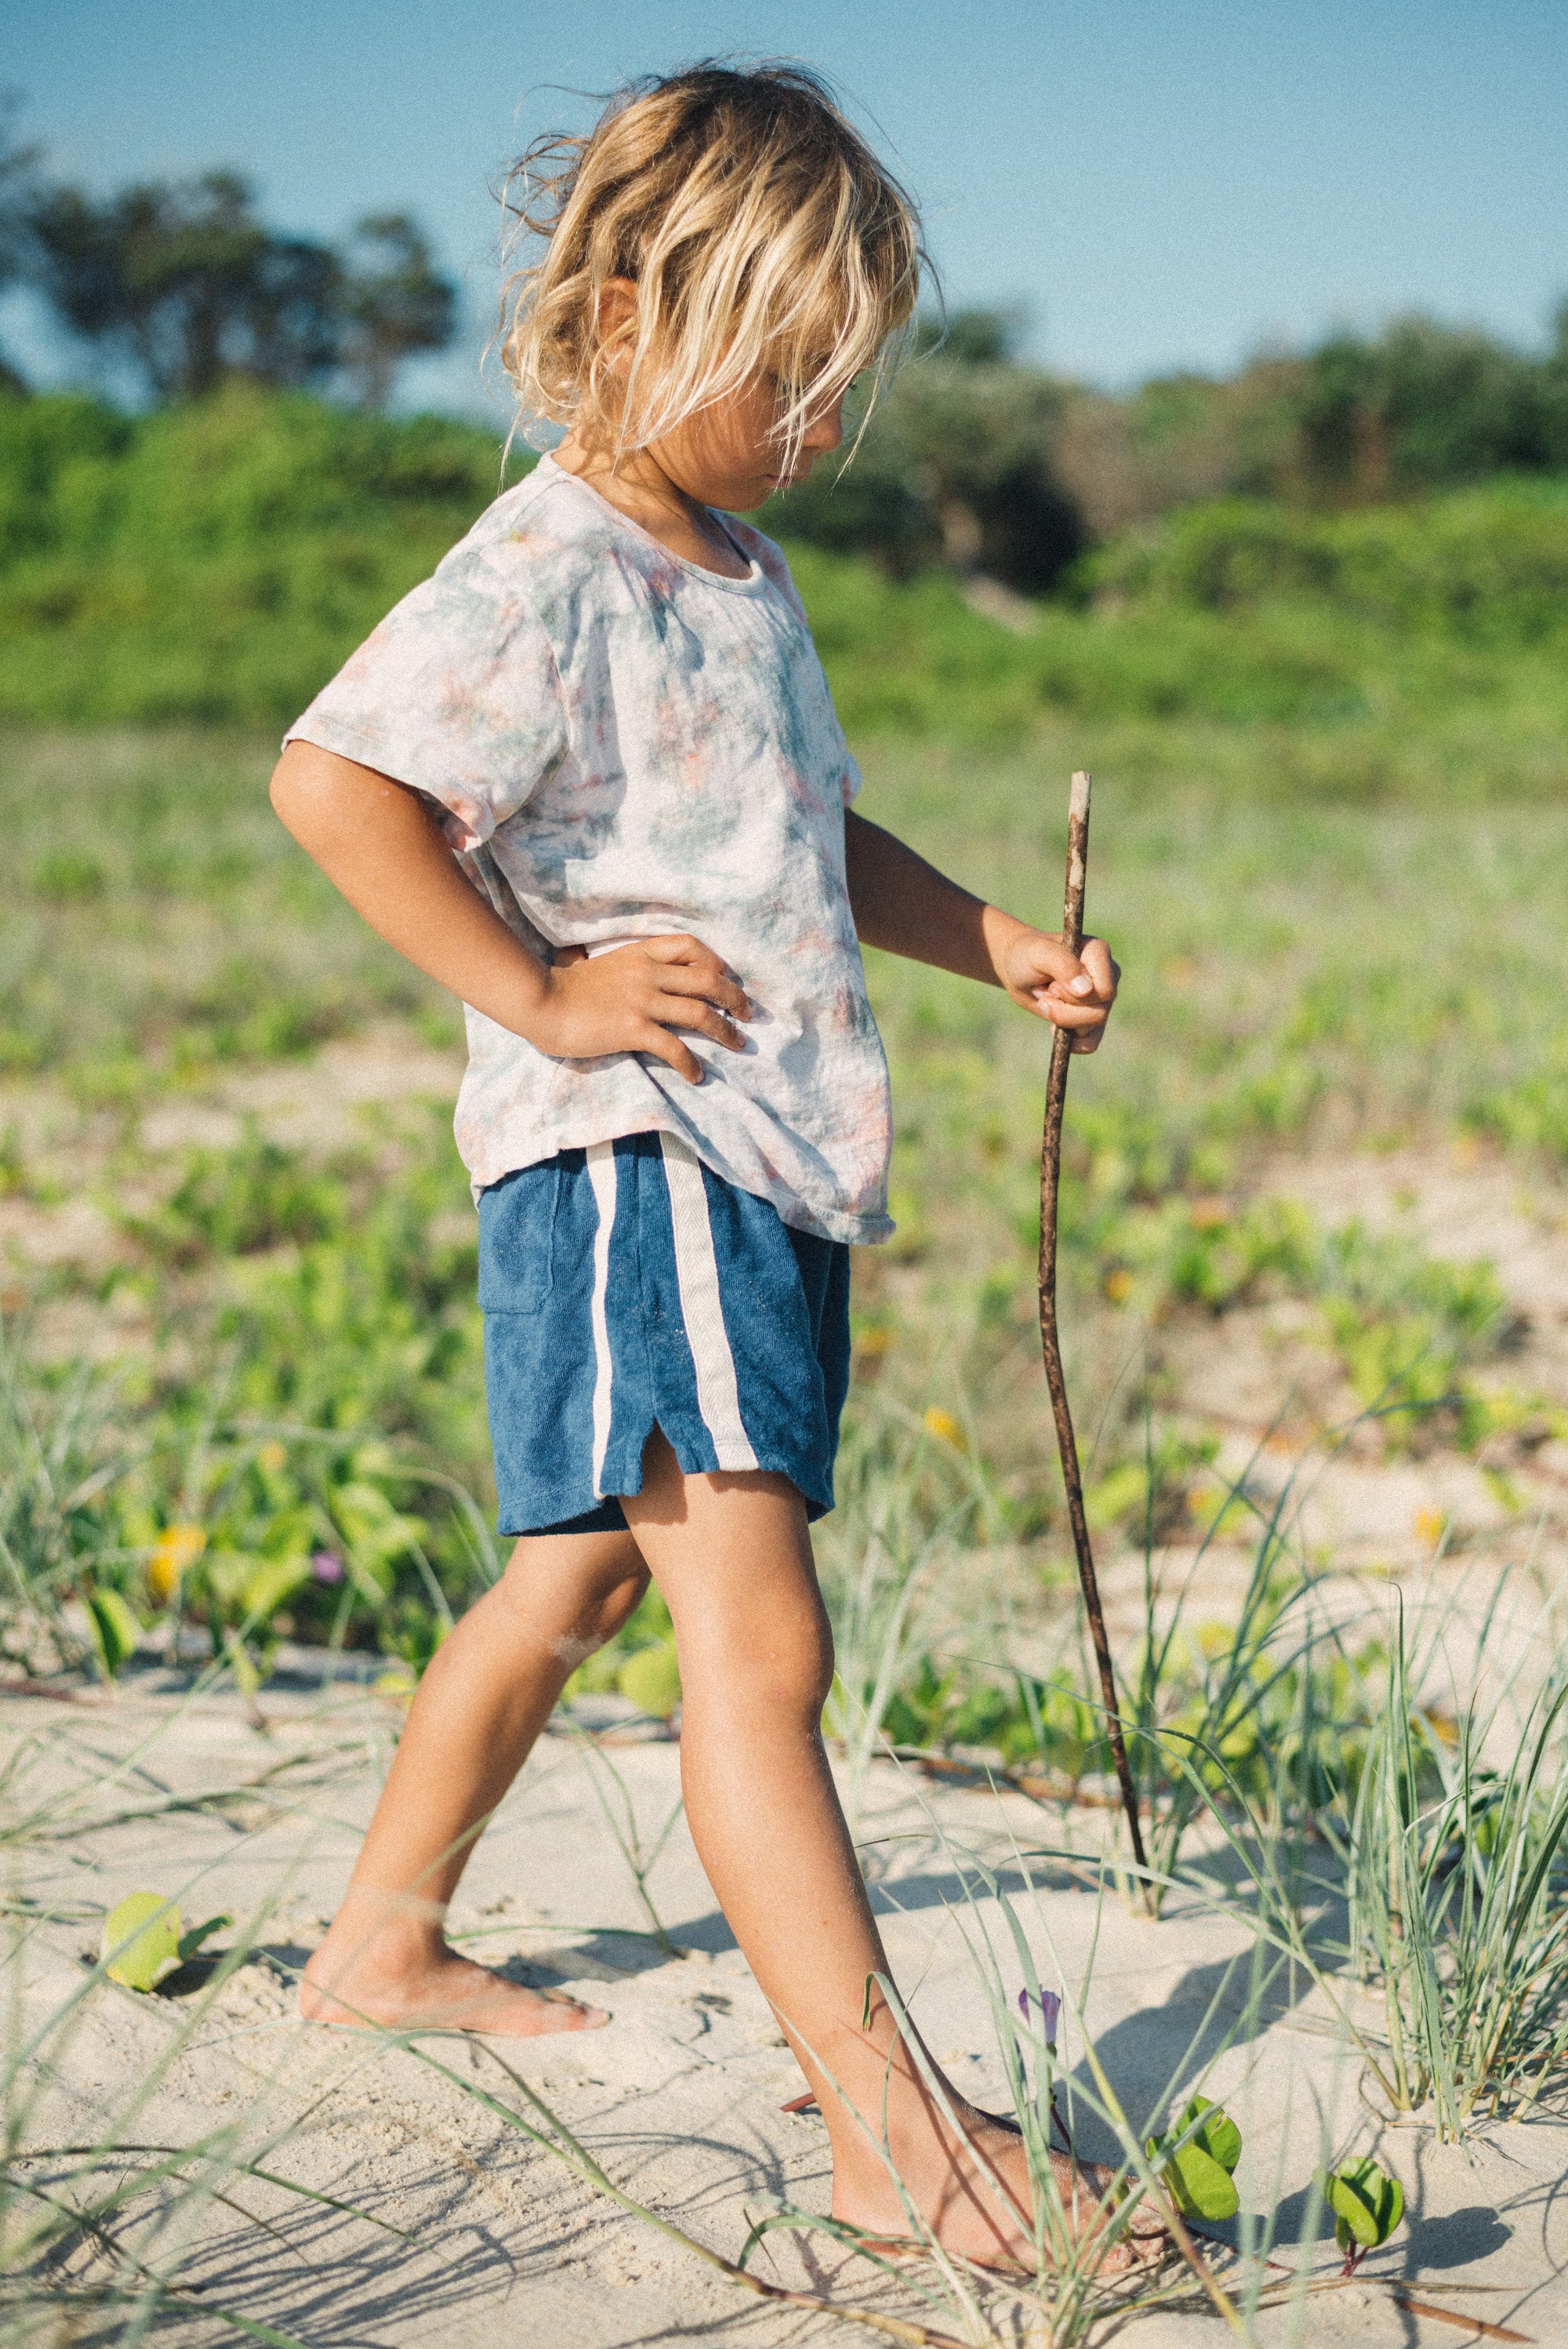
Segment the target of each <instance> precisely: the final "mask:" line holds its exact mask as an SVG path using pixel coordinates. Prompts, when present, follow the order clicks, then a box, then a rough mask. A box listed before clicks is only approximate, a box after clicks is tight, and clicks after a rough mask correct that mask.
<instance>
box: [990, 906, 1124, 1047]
mask: <svg viewBox="0 0 1568 2349" xmlns="http://www.w3.org/2000/svg"><path fill="white" fill-rule="evenodd" d="M995 968H996V976H997V978H999V979H1000V980H1001V982H1002V984H1003V986H1004V987H1005V988H1006V990H1007V992H1008V994H1009V995H1010V996H1011V997H1012V999H1013V1000H1014V1002H1015V1003H1021V1004H1022V1005H1023V1007H1024V1009H1025V1010H1026V1011H1033V1012H1035V1013H1036V1014H1037V1016H1038V1017H1039V1018H1040V1019H1048V1020H1049V1021H1050V1022H1051V1024H1052V1026H1053V1027H1057V1028H1066V1029H1068V1030H1070V1031H1071V1035H1072V1048H1073V1050H1074V1051H1075V1052H1093V1051H1096V1050H1098V1049H1099V1040H1100V1038H1101V1037H1102V1036H1103V1035H1104V1033H1105V1023H1106V1021H1107V1020H1108V1019H1109V1017H1110V1007H1111V1005H1112V1004H1113V1003H1114V1002H1115V1001H1116V988H1117V981H1118V980H1119V978H1120V977H1121V969H1120V966H1119V964H1118V963H1115V962H1113V961H1112V960H1111V954H1110V948H1109V947H1108V946H1107V945H1106V943H1105V940H1104V939H1103V938H1085V940H1084V942H1083V951H1082V954H1081V955H1073V954H1070V953H1069V952H1068V948H1067V947H1065V946H1064V945H1063V944H1062V941H1061V938H1060V936H1059V935H1058V934H1057V932H1055V931H1051V930H1031V929H1030V928H1028V927H1027V926H1026V924H1025V923H1022V922H1020V923H1019V924H1018V926H1017V928H1016V930H1015V931H1014V932H1013V933H1012V935H1011V936H1009V937H1008V938H1006V940H1005V941H1004V943H1003V944H1002V946H1001V947H1000V949H999V950H998V951H997V953H996V955H995Z"/></svg>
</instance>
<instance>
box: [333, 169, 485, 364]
mask: <svg viewBox="0 0 1568 2349" xmlns="http://www.w3.org/2000/svg"><path fill="white" fill-rule="evenodd" d="M354 237H355V250H354V253H353V254H352V256H351V263H350V268H349V273H348V275H347V277H346V281H345V284H344V290H343V311H344V316H345V318H346V322H347V332H346V336H345V339H344V353H343V364H344V367H345V369H346V373H347V375H348V377H349V378H350V380H351V382H353V384H354V385H355V388H356V391H357V393H358V397H359V401H360V405H361V406H362V407H364V408H385V407H386V405H387V394H388V393H389V392H390V390H391V388H392V380H393V378H394V377H395V375H396V374H397V369H398V367H400V366H401V365H402V363H403V361H404V360H405V359H406V358H409V357H412V356H413V354H414V353H415V352H416V351H439V350H445V348H446V347H447V345H448V344H449V342H450V341H451V339H452V334H453V330H454V327H455V325H456V320H457V306H458V294H457V288H456V286H455V285H453V284H452V282H451V280H450V278H448V277H443V276H441V275H440V274H438V271H437V269H436V267H435V264H434V262H433V261H432V259H431V256H430V248H429V246H428V244H427V243H426V242H425V240H424V238H423V237H422V236H421V235H420V233H419V232H418V229H417V228H416V227H415V225H414V222H412V221H411V220H410V219H409V217H408V215H407V212H374V213H372V214H371V216H370V217H369V218H368V219H367V220H362V221H361V222H359V224H358V226H357V227H356V230H355V232H354ZM360 256H363V258H361V257H360Z"/></svg>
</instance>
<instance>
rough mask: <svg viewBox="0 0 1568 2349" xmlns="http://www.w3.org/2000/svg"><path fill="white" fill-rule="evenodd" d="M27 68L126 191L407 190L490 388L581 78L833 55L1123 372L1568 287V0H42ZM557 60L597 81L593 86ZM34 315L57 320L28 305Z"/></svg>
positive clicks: (1019, 269)
mask: <svg viewBox="0 0 1568 2349" xmlns="http://www.w3.org/2000/svg"><path fill="white" fill-rule="evenodd" d="M7 14H8V17H9V22H8V26H7V31H6V37H5V55H4V63H3V66H0V73H3V75H4V78H5V82H6V83H7V84H8V85H9V86H11V87H12V88H16V89H18V90H20V91H21V92H22V93H23V95H24V97H25V98H26V113H25V115H24V118H23V129H24V132H25V134H26V135H28V136H30V137H32V138H36V139H39V140H43V141H44V142H45V144H46V148H47V150H48V156H49V160H50V162H51V164H52V166H53V168H54V169H55V170H56V171H57V172H58V173H60V174H61V175H62V176H68V177H74V178H77V179H79V180H81V181H86V182H87V183H88V184H89V185H91V186H92V187H94V188H95V189H97V190H98V191H107V190H108V188H110V187H113V186H115V185H117V184H119V182H121V181H125V180H128V179H130V178H133V177H137V176H139V175H150V174H181V173H186V172H191V171H197V170H200V169H201V168H203V167H206V166H210V165H213V164H219V163H223V164H232V165H237V166H238V167H239V168H240V169H241V170H242V171H246V172H248V173H249V174H250V175H251V176H252V177H253V179H254V180H255V181H256V182H257V183H258V186H259V188H260V190H261V192H262V197H263V204H264V208H265V211H266V213H267V215H268V217H270V218H271V219H273V220H274V221H275V222H278V223H279V224H280V225H282V226H285V227H288V228H292V229H295V230H301V231H306V232H310V233H317V234H327V235H333V234H336V233H339V232H340V231H341V230H343V229H344V228H345V227H346V225H347V224H348V223H349V222H350V221H352V220H353V219H355V218H356V217H357V216H358V215H359V214H361V213H364V212H370V211H374V210H384V209H387V208H390V207H394V206H398V207H402V206H407V207H408V208H410V209H412V210H413V211H414V212H416V213H418V216H419V217H420V218H421V219H422V220H423V221H424V222H425V223H426V225H427V227H428V230H429V231H430V233H432V235H433V237H434V239H435V241H436V243H437V244H438V248H439V250H440V252H441V254H442V256H443V257H444V259H445V260H446V261H447V263H448V264H449V266H451V267H453V268H455V269H457V270H458V271H459V274H461V275H462V277H463V279H464V282H465V285H466V288H467V304H468V311H469V319H470V322H471V326H472V332H471V333H470V336H469V341H468V343H467V344H466V346H465V347H464V349H463V350H462V351H461V352H460V353H455V354H452V355H450V356H449V357H447V358H444V359H442V360H439V361H437V362H432V363H430V364H429V365H428V366H426V367H423V368H422V369H421V370H419V371H418V380H417V381H415V380H412V379H411V380H410V383H409V386H408V389H409V391H410V392H417V393H418V394H419V395H421V396H423V397H424V398H429V399H432V400H435V401H438V402H439V403H440V404H442V405H446V406H454V407H457V406H461V407H472V406H475V405H476V404H477V402H478V388H477V373H476V356H475V355H476V352H477V348H478V344H479V340H480V335H481V333H482V330H483V327H484V326H486V325H487V324H488V322H489V319H490V315H491V297H492V288H493V285H494V282H495V259H494V254H495V233H496V220H497V215H496V209H495V206H494V203H493V202H492V200H491V198H490V193H489V188H490V185H491V184H493V183H494V181H495V180H496V177H497V175H498V173H499V171H500V168H501V167H502V166H503V165H504V163H505V161H506V160H507V158H508V157H509V155H511V153H512V152H513V151H514V150H516V149H517V148H519V147H520V146H521V144H522V143H524V141H525V140H526V138H527V137H528V136H529V135H531V133H532V132H533V131H535V130H537V129H540V128H542V126H544V125H545V124H546V123H553V122H561V123H563V124H565V125H567V126H575V125H578V124H580V123H581V122H582V121H583V119H585V117H586V116H587V115H588V113H589V112H590V109H589V107H588V105H587V103H586V101H585V100H584V99H583V98H582V97H580V96H573V95H571V94H569V92H570V91H572V90H575V91H579V92H581V91H593V90H603V89H606V88H609V87H610V86H611V85H613V84H614V81H615V80H616V79H617V78H620V77H622V76H623V75H625V74H629V73H635V72H640V71H645V70H647V69H649V68H660V67H662V68H667V67H671V66H674V65H677V64H681V63H685V62H688V61H690V60H692V59H694V58H696V57H701V56H704V55H707V54H712V53H715V52H736V51H741V52H748V53H752V54H758V53H769V52H783V53H788V54H791V55H795V56H799V57H806V58H809V59H810V60H811V61H812V62H813V63H815V64H816V65H818V66H820V67H822V68H823V69H824V70H825V71H826V72H828V73H829V74H830V76H831V77H832V78H834V80H835V81H836V82H837V83H838V84H839V86H840V87H841V89H842V90H843V92H844V93H845V95H846V97H847V98H848V100H849V103H850V106H851V110H852V111H853V112H854V113H855V114H856V115H857V116H858V117H859V118H860V119H861V121H862V122H863V123H864V124H865V125H866V126H867V127H868V128H869V129H871V130H872V135H873V136H874V137H875V138H876V140H877V141H878V144H879V146H880V147H881V149H882V152H883V153H884V154H886V155H887V156H888V157H889V158H890V159H891V160H892V162H893V163H894V165H895V168H897V169H898V170H899V171H901V172H902V174H903V176H904V177H905V178H906V179H907V181H909V182H910V183H911V184H912V185H913V188H914V190H915V191H916V193H917V194H918V196H919V197H920V198H921V199H922V201H923V204H924V206H925V210H926V216H927V220H928V223H929V229H930V240H931V243H932V247H933V250H934V254H935V255H936V259H937V262H938V264H939V265H940V267H941V270H942V273H943V276H944V281H945V284H946V287H947V290H948V295H949V298H950V300H951V301H953V302H955V303H966V302H982V301H985V302H991V301H995V302H1022V303H1024V304H1026V305H1027V307H1028V310H1029V312H1030V315H1031V317H1032V320H1033V326H1032V330H1031V347H1032V349H1033V350H1034V352H1035V353H1036V354H1037V356H1038V357H1040V358H1042V359H1043V360H1045V361H1046V362H1047V364H1048V365H1050V366H1051V367H1055V368H1057V369H1060V370H1063V371H1066V372H1068V373H1072V374H1076V375H1079V376H1082V377H1085V378H1090V379H1093V380H1096V381H1099V382H1105V383H1111V384H1125V383H1128V382H1130V381H1132V380H1135V379H1136V378H1140V377H1142V376H1144V375H1148V374H1150V373H1155V372H1163V371H1166V370H1170V369H1172V368H1176V367H1202V368H1209V369H1221V368H1226V367H1231V366H1233V365H1234V364H1235V363H1236V362H1237V361H1238V360H1239V359H1241V358H1242V357H1244V356H1245V355H1246V354H1247V353H1248V352H1249V351H1251V350H1253V349H1254V348H1255V347H1258V345H1259V344H1261V343H1263V342H1264V341H1267V340H1276V341H1277V340H1285V341H1297V342H1299V341H1301V340H1303V339H1305V338H1306V337H1309V336H1314V335H1316V334H1318V333H1320V332H1321V331H1323V330H1324V329H1326V327H1328V326H1332V325H1334V324H1336V323H1339V322H1344V321H1349V322H1353V323H1356V324H1358V325H1362V326H1371V325H1376V324H1377V322H1378V321H1379V320H1381V319H1383V318H1385V317H1387V316H1389V315H1390V314H1392V313H1394V312H1397V311H1398V310H1401V309H1408V308H1413V307H1419V308H1423V309H1427V310H1429V311H1432V312H1435V313H1437V314H1438V315H1439V316H1444V317H1447V318H1449V319H1454V320H1465V321H1474V322H1478V323H1480V324H1481V325H1484V326H1489V327H1491V328H1492V329H1493V330H1494V331H1496V332H1499V333H1501V334H1503V335H1505V336H1511V337H1513V338H1515V339H1517V340H1519V341H1522V342H1526V343H1530V342H1534V341H1536V340H1538V338H1539V337H1540V336H1541V334H1542V330H1543V327H1544V324H1545V320H1546V318H1547V316H1548V314H1549V312H1550V311H1551V309H1552V308H1553V305H1555V304H1556V303H1557V302H1558V301H1559V300H1561V299H1562V298H1563V296H1564V295H1568V128H1565V126H1568V5H1564V0H985V5H964V0H950V5H945V6H938V5H933V0H832V5H828V0H790V5H780V0H749V5H748V0H727V4H726V0H711V5H684V0H641V4H640V5H639V0H560V5H555V6H553V7H552V6H546V5H541V0H533V5H531V6H526V5H518V0H508V5H501V0H34V5H31V6H30V7H24V6H22V5H19V0H13V5H12V7H11V9H10V10H9V11H8V12H7ZM550 85H566V86H568V91H567V92H566V93H563V92H562V90H561V89H560V88H555V89H552V88H551V87H550ZM7 331H8V332H9V334H10V335H11V336H12V338H13V342H14V347H16V348H17V349H18V350H21V349H23V347H24V345H26V349H27V350H28V352H30V354H31V356H32V357H34V358H35V359H36V360H38V361H42V360H43V359H44V358H45V357H46V352H45V349H44V347H43V346H42V345H41V344H40V343H39V342H38V341H37V339H36V336H32V335H31V334H30V333H29V329H28V326H27V323H26V321H25V320H23V319H20V318H18V317H17V316H15V305H14V304H13V305H10V316H9V323H8V327H7Z"/></svg>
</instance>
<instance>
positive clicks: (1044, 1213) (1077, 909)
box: [1039, 774, 1149, 1897]
mask: <svg viewBox="0 0 1568 2349" xmlns="http://www.w3.org/2000/svg"><path fill="white" fill-rule="evenodd" d="M1088 802H1089V779H1088V776H1087V775H1085V774H1077V775H1075V776H1074V777H1073V783H1072V796H1071V798H1070V800H1069V801H1068V882H1067V900H1066V904H1065V906H1064V908H1063V913H1062V942H1063V944H1064V945H1065V946H1067V947H1070V948H1071V949H1072V952H1073V953H1074V954H1077V952H1078V948H1079V947H1080V946H1081V945H1082V944H1083V893H1084V883H1085V880H1086V879H1087V877H1088ZM1071 1058H1072V1030H1070V1029H1068V1028H1058V1029H1057V1031H1056V1041H1055V1043H1054V1044H1053V1045H1052V1047H1051V1073H1050V1078H1049V1081H1048V1082H1047V1086H1046V1125H1045V1133H1044V1136H1043V1139H1042V1141H1041V1143H1040V1278H1039V1293H1040V1351H1041V1353H1042V1354H1043V1355H1044V1356H1045V1358H1046V1384H1047V1386H1048V1387H1049V1389H1050V1391H1051V1411H1052V1414H1053V1416H1054V1417H1055V1420H1056V1423H1057V1449H1058V1450H1059V1451H1060V1453H1061V1455H1062V1482H1063V1484H1064V1485H1066V1487H1067V1495H1068V1521H1069V1522H1070V1524H1071V1526H1072V1529H1073V1547H1074V1549H1075V1550H1076V1551H1077V1552H1078V1581H1079V1583H1080V1585H1081V1586H1082V1588H1083V1602H1084V1606H1085V1609H1087V1611H1088V1630H1089V1638H1090V1639H1091V1640H1093V1642H1094V1653H1095V1661H1096V1662H1097V1664H1098V1665H1099V1687H1100V1694H1101V1696H1102V1698H1103V1699H1104V1702H1105V1719H1106V1728H1107V1730H1108V1732H1109V1737H1110V1750H1111V1754H1112V1756H1113V1758H1114V1760H1115V1763H1116V1777H1117V1784H1118V1785H1119V1786H1120V1788H1121V1807H1122V1809H1123V1810H1124V1811H1125V1812H1126V1814H1127V1831H1128V1834H1129V1835H1130V1837H1131V1838H1132V1857H1133V1858H1134V1859H1135V1860H1136V1861H1137V1863H1138V1866H1139V1868H1140V1869H1142V1870H1147V1868H1148V1866H1149V1862H1148V1860H1147V1859H1146V1858H1145V1857H1144V1852H1143V1831H1142V1829H1141V1827H1140V1826H1139V1823H1138V1795H1137V1794H1136V1792H1135V1791H1134V1788H1133V1784H1132V1772H1131V1771H1130V1769H1129V1767H1128V1763H1127V1746H1126V1744H1125V1742H1124V1740H1123V1738H1122V1734H1121V1714H1120V1711H1119V1701H1118V1698H1117V1693H1116V1673H1115V1671H1114V1669H1113V1667H1112V1664H1111V1661H1110V1642H1109V1640H1108V1639H1107V1637H1106V1630H1105V1610H1104V1609H1103V1608H1102V1607H1101V1605H1100V1603H1099V1580H1098V1578H1097V1577H1096V1575H1095V1570H1094V1551H1093V1550H1092V1548H1091V1547H1089V1538H1088V1519H1087V1517H1086V1516H1084V1513H1083V1477H1082V1475H1081V1474H1080V1472H1079V1469H1078V1439H1077V1437H1076V1436H1075V1435H1074V1433H1073V1415H1072V1412H1071V1410H1070V1409H1069V1407H1068V1384H1067V1379H1066V1377H1065V1375H1064V1373H1063V1371H1062V1345H1061V1339H1060V1336H1059V1335H1058V1333H1057V1191H1058V1189H1059V1188H1060V1185H1061V1173H1062V1110H1063V1107H1064V1105H1065V1103H1066V1101H1067V1094H1068V1061H1070V1060H1071ZM1144 1892H1145V1896H1146V1897H1147V1893H1148V1880H1147V1877H1145V1879H1144Z"/></svg>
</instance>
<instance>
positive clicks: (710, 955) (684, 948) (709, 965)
mask: <svg viewBox="0 0 1568 2349" xmlns="http://www.w3.org/2000/svg"><path fill="white" fill-rule="evenodd" d="M643 947H644V951H645V953H646V954H647V955H649V956H651V957H652V958H653V960H654V961H655V962H658V963H664V964H665V965H666V966H668V979H669V983H670V985H672V986H679V985H680V983H681V978H682V974H683V973H689V974H690V976H691V978H693V979H695V981H696V990H695V991H696V992H697V993H698V994H702V995H707V994H709V993H711V992H712V991H713V990H714V988H734V987H735V986H736V978H735V974H734V972H733V971H732V970H731V969H730V968H729V967H728V965H727V963H726V962H725V961H724V960H723V959H722V958H721V957H719V956H718V955H716V954H715V952H714V950H713V948H712V947H705V946H704V944H703V942H702V940H701V939H700V938H692V937H686V936H680V935H676V936H672V937H667V938H645V940H644V941H643Z"/></svg>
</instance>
